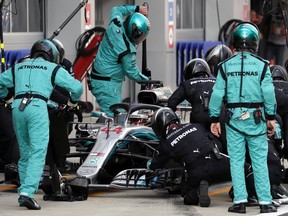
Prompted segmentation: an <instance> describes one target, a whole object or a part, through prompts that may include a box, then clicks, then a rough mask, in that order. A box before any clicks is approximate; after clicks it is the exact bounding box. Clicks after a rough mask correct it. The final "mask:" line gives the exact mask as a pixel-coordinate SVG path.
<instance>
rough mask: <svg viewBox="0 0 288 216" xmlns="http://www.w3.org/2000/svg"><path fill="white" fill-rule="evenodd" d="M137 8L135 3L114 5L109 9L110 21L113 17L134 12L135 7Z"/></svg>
mask: <svg viewBox="0 0 288 216" xmlns="http://www.w3.org/2000/svg"><path fill="white" fill-rule="evenodd" d="M137 8H138V6H137V5H121V6H115V7H113V8H112V9H111V13H110V21H111V20H113V19H114V18H115V17H121V19H123V17H125V16H127V15H129V14H131V13H135V12H136V9H137Z"/></svg>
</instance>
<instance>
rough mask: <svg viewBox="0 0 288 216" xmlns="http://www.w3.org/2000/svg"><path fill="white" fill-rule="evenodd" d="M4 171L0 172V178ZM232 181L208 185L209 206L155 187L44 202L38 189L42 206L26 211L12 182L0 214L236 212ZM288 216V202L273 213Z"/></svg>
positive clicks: (2, 193)
mask: <svg viewBox="0 0 288 216" xmlns="http://www.w3.org/2000/svg"><path fill="white" fill-rule="evenodd" d="M1 179H3V173H0V180H1ZM230 186H231V182H226V183H221V184H217V185H212V186H210V187H209V195H210V197H211V205H210V207H208V208H202V207H200V206H186V205H184V204H183V199H182V198H181V197H180V196H179V195H170V194H168V193H167V192H166V191H157V190H115V189H101V190H100V189H97V190H96V189H93V190H90V193H89V197H88V199H87V200H85V201H74V202H66V201H44V200H43V191H41V190H39V191H38V193H37V194H36V197H35V199H36V200H37V201H38V203H39V204H40V205H41V207H42V209H41V210H40V211H34V210H27V209H26V208H24V207H19V206H18V203H17V199H18V194H17V188H16V187H15V186H14V185H8V184H0V216H20V215H21V216H39V215H41V216H59V215H61V216H78V215H79V216H80V215H81V216H83V215H85V216H89V215H91V216H92V215H93V216H94V215H105V216H159V215H165V216H172V215H177V216H194V215H195V216H202V215H203V216H210V215H211V216H212V215H213V216H215V215H221V216H226V215H234V216H235V215H237V214H235V213H228V212H227V209H228V207H229V206H230V205H232V203H231V199H230V198H229V196H228V191H229V189H230ZM257 214H259V207H257V206H256V207H247V213H246V215H257ZM267 215H269V216H272V215H288V205H282V206H280V207H279V208H278V212H277V213H276V214H274V213H269V214H267Z"/></svg>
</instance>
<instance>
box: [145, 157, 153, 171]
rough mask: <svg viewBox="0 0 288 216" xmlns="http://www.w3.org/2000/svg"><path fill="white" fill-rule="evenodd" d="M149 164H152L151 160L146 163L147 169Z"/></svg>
mask: <svg viewBox="0 0 288 216" xmlns="http://www.w3.org/2000/svg"><path fill="white" fill-rule="evenodd" d="M151 163H152V160H151V159H150V160H148V161H147V163H146V167H147V169H150V166H151Z"/></svg>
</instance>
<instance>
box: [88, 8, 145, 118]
mask: <svg viewBox="0 0 288 216" xmlns="http://www.w3.org/2000/svg"><path fill="white" fill-rule="evenodd" d="M138 10H139V7H138V6H132V5H130V6H128V5H123V6H117V7H113V8H112V10H111V14H110V23H109V26H108V27H107V29H106V32H105V34H104V36H103V39H102V41H101V43H100V46H99V50H98V52H97V55H96V59H95V61H94V65H93V69H92V72H91V74H90V77H89V80H90V85H91V92H92V94H93V95H94V96H95V97H96V100H97V103H98V105H99V107H100V111H102V112H105V113H106V114H107V115H109V116H113V113H112V112H111V111H110V109H109V107H110V106H111V105H113V104H116V103H121V102H122V83H123V81H124V78H125V76H127V77H128V78H130V79H132V80H135V81H138V80H148V78H147V77H146V76H145V75H143V74H142V73H141V72H140V71H139V69H138V67H137V65H136V47H135V45H134V44H133V43H131V42H130V40H129V38H128V37H127V36H126V33H125V28H124V26H123V22H124V21H123V17H125V16H127V15H129V14H131V13H135V12H137V11H138Z"/></svg>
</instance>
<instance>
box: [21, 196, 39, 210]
mask: <svg viewBox="0 0 288 216" xmlns="http://www.w3.org/2000/svg"><path fill="white" fill-rule="evenodd" d="M18 203H19V205H20V206H21V207H24V206H25V207H26V208H28V209H31V210H40V209H41V206H40V205H39V204H38V203H37V202H36V200H34V199H33V198H30V197H28V196H24V195H20V197H19V199H18Z"/></svg>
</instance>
